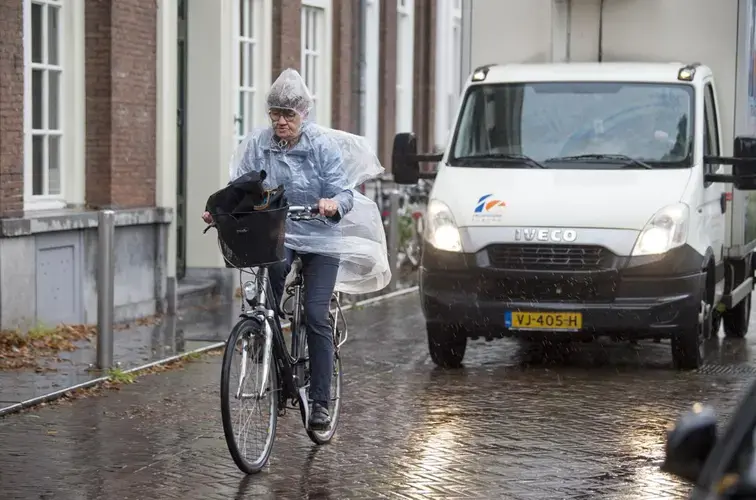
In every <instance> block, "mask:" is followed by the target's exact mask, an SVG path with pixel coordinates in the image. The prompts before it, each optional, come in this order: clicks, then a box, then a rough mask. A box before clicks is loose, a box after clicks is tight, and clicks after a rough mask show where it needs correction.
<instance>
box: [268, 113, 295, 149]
mask: <svg viewBox="0 0 756 500" xmlns="http://www.w3.org/2000/svg"><path fill="white" fill-rule="evenodd" d="M268 115H269V116H270V119H271V121H272V123H273V130H274V131H275V133H276V135H277V136H278V137H279V138H280V139H283V140H285V141H289V140H291V139H294V138H295V137H297V136H298V135H299V129H300V127H301V126H302V116H300V114H299V113H297V112H296V111H294V110H292V109H280V108H271V109H270V110H269V111H268Z"/></svg>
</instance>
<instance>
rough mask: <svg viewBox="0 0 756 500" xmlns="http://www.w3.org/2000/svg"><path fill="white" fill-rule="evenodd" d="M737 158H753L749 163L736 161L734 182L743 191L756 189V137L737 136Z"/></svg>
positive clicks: (735, 151) (734, 148)
mask: <svg viewBox="0 0 756 500" xmlns="http://www.w3.org/2000/svg"><path fill="white" fill-rule="evenodd" d="M732 151H733V153H734V154H733V156H735V158H746V159H749V160H753V162H752V163H751V162H749V163H735V164H733V166H732V175H734V176H735V182H733V184H734V185H735V187H736V188H737V189H740V190H741V191H754V190H756V137H736V138H735V143H734V145H733V150H732Z"/></svg>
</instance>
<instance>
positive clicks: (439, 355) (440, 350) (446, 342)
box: [426, 323, 467, 368]
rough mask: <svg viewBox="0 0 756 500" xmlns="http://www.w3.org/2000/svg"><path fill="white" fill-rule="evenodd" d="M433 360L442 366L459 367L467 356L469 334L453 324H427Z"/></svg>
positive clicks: (429, 349) (429, 347) (429, 346)
mask: <svg viewBox="0 0 756 500" xmlns="http://www.w3.org/2000/svg"><path fill="white" fill-rule="evenodd" d="M426 329H427V332H428V351H429V352H430V357H431V360H432V361H433V362H434V363H435V364H436V365H438V366H439V367H441V368H459V367H460V366H462V359H463V358H464V357H465V349H466V348H467V335H465V332H463V331H462V329H461V328H459V327H456V326H451V325H438V324H434V323H428V324H426Z"/></svg>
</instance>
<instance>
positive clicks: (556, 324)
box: [504, 311, 583, 331]
mask: <svg viewBox="0 0 756 500" xmlns="http://www.w3.org/2000/svg"><path fill="white" fill-rule="evenodd" d="M504 326H506V327H507V328H508V329H510V330H566V331H578V330H580V329H581V328H583V315H582V314H580V313H571V312H565V313H547V312H516V311H507V312H505V313H504Z"/></svg>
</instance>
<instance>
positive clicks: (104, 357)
mask: <svg viewBox="0 0 756 500" xmlns="http://www.w3.org/2000/svg"><path fill="white" fill-rule="evenodd" d="M97 220H98V226H97V236H98V239H99V241H98V245H97V246H98V248H97V367H98V368H100V369H101V370H107V369H109V368H111V367H112V366H113V307H114V301H115V296H114V285H113V279H114V274H115V256H114V246H113V240H114V238H115V212H114V211H112V210H102V211H100V213H99V214H98V216H97Z"/></svg>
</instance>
